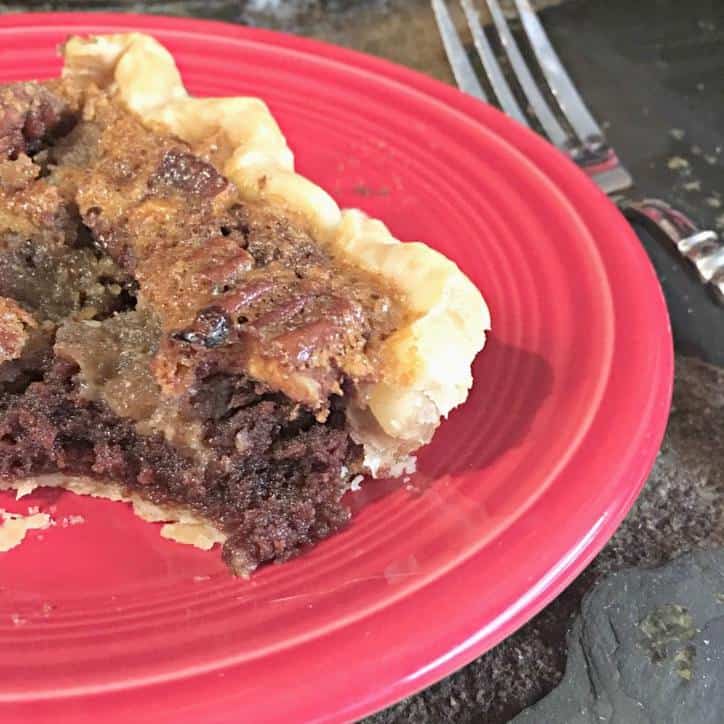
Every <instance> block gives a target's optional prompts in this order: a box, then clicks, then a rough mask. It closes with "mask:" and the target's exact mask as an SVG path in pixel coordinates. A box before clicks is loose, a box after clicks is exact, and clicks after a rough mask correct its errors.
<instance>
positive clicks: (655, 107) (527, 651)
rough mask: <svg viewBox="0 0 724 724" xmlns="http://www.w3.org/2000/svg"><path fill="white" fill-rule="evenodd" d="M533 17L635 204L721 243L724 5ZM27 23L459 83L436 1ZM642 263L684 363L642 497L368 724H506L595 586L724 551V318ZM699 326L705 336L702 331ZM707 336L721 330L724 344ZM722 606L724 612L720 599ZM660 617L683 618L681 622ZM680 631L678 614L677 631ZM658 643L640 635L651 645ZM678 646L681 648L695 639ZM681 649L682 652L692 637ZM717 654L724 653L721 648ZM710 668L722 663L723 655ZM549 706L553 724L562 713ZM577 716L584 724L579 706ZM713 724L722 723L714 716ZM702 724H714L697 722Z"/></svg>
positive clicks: (352, 1)
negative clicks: (652, 201) (237, 29)
mask: <svg viewBox="0 0 724 724" xmlns="http://www.w3.org/2000/svg"><path fill="white" fill-rule="evenodd" d="M504 4H507V5H510V4H511V3H510V2H507V3H506V2H504ZM537 6H538V7H545V8H546V9H545V10H544V11H543V12H542V18H543V21H544V23H545V25H546V27H547V29H548V30H549V33H550V35H551V38H552V40H553V42H554V44H555V45H556V47H557V48H558V49H559V52H560V54H561V56H562V58H563V59H564V60H565V61H566V62H567V64H568V66H569V67H570V68H571V70H572V74H573V75H574V77H575V78H576V80H577V81H578V83H579V85H580V86H581V87H582V88H583V90H584V94H585V96H586V99H587V101H588V102H589V104H590V106H591V107H592V109H593V110H594V113H595V115H596V116H597V117H598V118H599V119H600V120H601V121H603V123H604V126H605V127H606V129H607V133H608V135H609V138H610V140H611V141H612V143H613V145H614V146H615V148H616V149H617V151H618V152H619V155H620V156H621V157H622V158H623V159H624V160H625V162H626V165H627V166H628V167H629V169H630V171H631V172H632V174H633V176H634V177H635V179H636V181H637V188H636V189H634V190H633V192H632V195H634V196H635V195H638V196H643V195H653V196H659V197H662V198H666V199H668V200H669V201H670V202H672V203H674V204H675V205H677V206H679V207H680V208H681V209H682V210H684V211H686V212H688V213H689V214H690V215H691V216H692V217H694V218H696V219H697V220H698V221H699V222H700V223H701V224H702V225H703V226H708V227H710V228H716V229H718V230H720V231H722V232H724V183H722V182H723V181H724V153H723V152H722V151H723V148H724V3H722V2H712V0H689V1H688V2H687V3H681V2H679V0H640V1H639V2H636V3H632V2H630V1H629V0H608V1H607V2H605V3H603V2H595V0H570V1H569V2H564V3H563V4H561V3H560V2H557V1H556V0H553V1H552V2H551V1H550V0H547V1H546V0H543V1H542V2H538V3H537ZM548 6H552V7H548ZM28 9H38V10H40V9H44V10H50V9H73V10H88V9H105V10H110V9H124V10H131V11H135V12H158V13H166V14H180V15H195V16H198V17H210V18H217V19H225V20H230V21H233V22H244V23H248V24H253V25H259V26H263V27H271V28H276V29H281V30H286V31H290V32H296V33H301V34H305V35H310V36H314V37H317V38H321V39H324V40H328V41H331V42H335V43H338V44H340V45H345V46H348V47H353V48H356V49H359V50H363V51H366V52H369V53H373V54H377V55H381V56H384V57H387V58H389V59H391V60H394V61H396V62H399V63H403V64H406V65H408V66H412V67H414V68H416V69H418V70H420V71H422V72H424V73H428V74H430V75H432V76H435V77H437V78H439V79H440V80H443V81H446V82H451V81H452V76H451V73H450V71H449V68H448V65H447V62H446V60H445V57H444V53H443V49H442V46H441V43H440V40H439V37H438V34H437V30H436V28H435V25H434V20H433V16H432V13H431V11H430V4H429V1H428V0H246V1H244V0H240V1H239V0H237V1H235V2H234V1H231V0H205V1H203V0H169V1H167V2H116V3H105V2H103V3H101V2H74V1H73V0H67V1H66V2H45V3H36V2H26V3H14V2H11V3H0V11H12V10H28ZM460 27H461V29H462V24H461V25H460ZM646 247H647V249H648V251H649V253H650V255H651V257H652V260H653V262H654V264H655V266H656V268H657V271H658V273H659V276H660V278H661V279H662V281H663V283H664V287H665V291H666V294H667V300H668V302H669V305H670V310H671V313H672V321H673V326H674V329H675V336H676V340H677V352H678V353H679V354H678V355H677V360H676V381H675V391H674V401H673V407H672V412H671V417H670V420H669V426H668V430H667V433H666V437H665V440H664V443H663V447H662V450H661V452H660V454H659V456H658V459H657V461H656V464H655V467H654V469H653V471H652V473H651V476H650V478H649V480H648V482H647V485H646V487H645V489H644V491H643V493H642V495H641V497H640V498H639V500H638V501H637V503H636V504H635V506H634V508H633V509H632V510H631V512H630V513H629V515H628V517H627V518H626V520H625V521H624V523H623V524H622V526H621V527H620V529H619V530H618V532H617V533H616V535H615V536H614V537H613V538H612V540H611V541H610V542H609V544H608V545H607V546H606V547H605V548H604V550H603V551H602V552H601V553H600V554H599V556H598V557H597V558H596V559H595V560H594V561H593V563H592V564H591V565H590V566H589V568H588V569H586V571H585V572H584V573H583V574H582V575H581V576H580V577H579V578H578V579H577V580H576V581H575V582H574V583H573V584H572V585H571V586H570V587H569V588H568V589H567V590H566V591H565V592H564V593H563V594H561V595H560V596H559V597H558V599H556V600H555V601H554V602H553V603H551V604H550V605H549V606H548V607H547V608H546V609H545V610H544V611H542V612H541V613H540V614H539V615H538V616H536V617H535V618H534V619H533V620H531V621H530V622H529V623H528V624H527V625H525V626H524V627H523V628H522V629H520V630H519V631H518V632H517V633H516V634H514V635H513V636H511V637H510V638H508V639H507V640H505V641H504V642H503V643H501V644H500V645H498V646H497V647H496V648H495V649H493V650H492V651H490V652H488V653H487V654H485V655H484V656H481V657H480V658H479V659H477V660H476V661H474V662H473V663H471V664H470V665H468V666H467V667H465V668H464V669H462V670H460V671H458V672H457V673H455V674H453V675H452V676H450V677H448V678H447V679H445V680H444V681H442V682H440V683H438V684H436V685H434V686H432V687H430V688H429V689H427V690H425V691H423V692H421V693H420V694H418V695H416V696H413V697H411V698H409V699H407V700H405V701H403V702H401V703H399V704H397V705H395V706H393V707H391V708H389V709H387V710H386V711H384V712H380V713H379V714H376V715H374V716H372V717H370V718H369V719H368V720H367V721H368V722H369V723H370V724H383V723H385V724H387V723H390V724H391V723H392V722H415V724H422V723H424V722H430V723H433V722H435V723H437V722H488V723H489V724H495V723H497V722H507V721H509V720H510V719H511V718H513V717H515V716H516V715H517V714H519V712H521V711H522V710H524V709H525V708H526V707H528V706H530V705H531V704H533V703H534V702H536V701H538V700H539V699H541V697H543V696H545V695H546V694H548V692H550V691H551V690H552V689H553V688H554V687H555V686H556V685H557V684H558V683H559V681H560V680H561V677H562V675H563V671H564V668H565V665H566V655H567V647H566V634H567V632H569V630H571V631H572V633H571V636H570V637H569V639H568V641H569V644H570V645H571V646H572V648H571V652H572V653H571V656H572V658H573V657H574V654H575V653H576V652H578V651H579V649H580V646H579V639H578V638H576V636H577V635H578V634H580V635H581V637H582V638H581V641H582V640H583V638H585V636H584V634H585V633H586V632H587V631H589V629H590V630H593V629H594V628H595V626H592V625H591V626H588V624H587V620H586V618H585V616H586V615H588V614H587V613H586V611H589V612H590V611H592V610H593V609H594V607H595V604H596V597H595V596H591V595H590V594H589V596H587V597H586V599H585V602H584V619H583V624H581V623H580V619H578V620H577V621H576V624H575V625H573V629H571V626H572V624H573V621H574V618H576V616H577V615H578V613H579V611H580V608H581V599H582V597H583V596H584V594H585V593H586V592H587V591H590V590H591V587H592V586H593V585H594V583H596V582H597V581H599V580H600V579H601V578H602V577H603V576H605V575H607V574H609V573H611V572H615V571H620V570H621V569H625V568H627V567H630V566H655V565H659V564H662V563H664V562H666V561H669V560H671V559H672V558H675V557H676V556H678V555H680V554H682V553H685V552H688V551H702V550H705V549H714V548H717V547H721V546H724V444H723V443H722V432H724V368H722V367H716V366H712V365H707V364H705V363H704V362H702V361H701V360H702V359H706V360H710V361H717V360H718V361H719V363H720V364H722V363H724V357H722V356H721V355H722V353H721V352H720V351H719V350H720V349H724V344H722V340H724V310H722V311H721V317H716V316H714V315H715V312H714V311H713V309H714V308H713V306H711V305H710V303H709V302H707V301H706V295H704V294H703V293H702V290H701V289H700V288H698V287H697V286H696V282H694V281H693V279H692V278H691V277H690V276H687V272H686V271H682V269H681V262H680V261H679V260H678V259H677V258H676V257H675V256H674V255H672V254H671V253H670V252H669V250H668V249H663V248H660V246H659V245H657V243H656V242H653V241H652V240H650V239H649V240H647V241H646ZM707 304H709V306H706V308H705V307H704V306H702V305H707ZM701 310H704V311H701ZM705 317H706V319H707V320H708V321H707V324H709V325H710V326H709V327H708V328H704V327H702V326H701V325H702V319H704V318H705ZM712 320H713V323H714V325H716V324H717V320H718V322H719V324H720V327H719V329H720V333H719V335H718V336H717V333H716V328H712V327H711V324H712ZM712 329H714V332H712V331H711V330H712ZM717 345H718V346H717ZM682 353H686V355H689V356H684V354H682ZM691 355H694V356H691ZM697 357H698V358H699V359H697ZM697 555H708V554H701V553H700V554H697ZM712 555H714V554H712ZM719 559H721V556H719ZM719 559H717V560H719ZM707 561H708V562H705V563H706V565H713V564H712V563H711V561H710V560H708V559H707ZM677 565H678V564H677ZM682 565H683V564H682ZM692 565H694V566H695V570H697V571H698V570H700V568H696V566H699V567H701V566H702V565H705V564H704V563H702V562H701V561H700V560H698V559H697V560H696V561H694V563H692ZM617 575H619V576H622V575H623V576H625V575H626V574H625V573H623V574H617ZM667 575H668V574H662V575H661V580H664V579H665V580H666V581H667V582H668V583H666V585H669V584H670V583H671V580H674V581H676V580H679V579H678V578H677V576H679V577H680V578H681V579H682V580H684V579H685V574H684V573H681V571H680V570H679V569H676V571H675V572H674V573H672V574H671V575H669V577H668V578H666V576H667ZM671 576H673V579H672V578H671ZM670 579H671V580H670ZM621 580H622V583H621V584H618V583H617V579H615V577H614V578H613V579H611V582H610V584H608V583H607V584H606V585H608V586H609V589H611V590H618V589H616V588H615V587H616V585H621V586H623V587H624V589H625V588H626V579H625V578H623V579H621ZM661 585H664V584H661ZM671 585H673V584H671ZM595 590H596V596H598V598H605V590H606V589H605V587H604V588H601V587H600V586H597V587H596V589H595ZM716 595H717V596H719V595H721V596H722V600H723V601H724V592H721V593H717V594H716ZM662 610H665V611H668V612H669V613H670V610H675V611H678V612H679V613H681V611H679V609H676V608H675V607H674V609H670V608H669V609H667V608H664V609H662ZM692 610H693V609H692ZM591 615H592V614H591ZM652 615H653V614H652ZM686 616H688V613H686V612H684V613H681V616H679V619H681V620H684V619H686ZM682 617H683V618H682ZM652 620H653V619H652ZM677 620H678V619H677ZM686 620H688V619H686ZM646 621H649V619H648V618H647V619H646ZM646 621H645V622H646ZM719 621H720V622H721V619H720V620H719ZM647 625H648V624H647ZM677 625H678V624H677ZM587 626H588V628H587ZM662 626H663V628H662ZM667 626H668V624H667V623H666V621H665V622H664V623H663V624H662V623H660V622H659V620H658V619H656V620H655V624H650V625H649V629H650V630H653V631H654V632H658V633H660V632H661V631H662V630H663V631H664V632H665V633H666V635H667V636H668V638H665V642H670V641H677V640H678V639H677V638H676V637H677V636H683V634H682V633H681V631H680V630H679V629H680V628H681V626H679V629H676V626H674V629H675V632H674V634H671V630H674V629H672V628H671V627H670V626H669V628H667ZM720 628H721V626H720ZM649 629H646V628H645V627H644V633H646V635H647V636H648V635H649V633H650V630H649ZM682 630H684V632H686V627H684V629H682ZM692 630H693V629H692ZM707 630H708V629H707ZM676 631H679V633H676ZM581 632H583V633H581ZM651 635H652V636H653V634H651ZM687 636H688V637H689V638H686V637H684V638H686V640H687V641H688V640H689V639H690V638H692V637H693V633H692V634H691V635H689V634H687ZM684 638H682V641H683V640H684ZM646 640H647V641H648V640H649V639H646ZM652 640H653V639H652ZM692 640H693V639H692ZM706 643H707V644H709V641H708V640H707V641H706ZM719 644H720V645H721V646H722V647H724V637H722V638H721V639H720V640H719ZM667 645H668V644H667ZM691 650H692V648H691V646H690V645H689V644H686V645H684V644H681V646H679V648H678V649H677V650H676V651H677V653H676V654H675V657H674V661H675V664H676V671H677V672H678V675H679V677H680V678H681V680H682V681H683V680H685V679H686V677H687V676H689V677H690V672H689V669H687V668H686V667H685V666H684V664H687V662H688V661H689V660H688V659H687V656H689V657H691ZM716 653H717V654H718V656H719V659H717V661H719V660H720V659H721V648H720V649H719V650H718V652H716ZM576 655H578V654H576ZM579 658H580V657H579ZM715 658H716V657H715ZM706 661H711V659H710V658H707V659H706ZM682 662H684V663H682ZM574 663H575V662H573V661H572V662H571V664H570V671H569V674H568V675H567V679H570V681H569V682H568V685H569V687H570V686H571V681H574V680H575V677H574V674H575V672H574V671H573V669H574ZM689 663H690V662H689ZM687 665H688V664H687ZM711 665H712V666H713V665H714V664H711ZM682 667H683V668H682ZM719 672H721V668H720V669H719ZM572 677H573V678H572ZM720 679H721V675H720ZM677 681H679V680H678V679H677ZM687 681H688V680H687ZM679 683H681V682H679ZM703 686H704V689H702V691H709V693H708V694H705V695H702V696H704V702H705V705H706V701H707V698H706V697H711V702H712V704H711V706H718V705H717V704H716V702H717V701H721V688H719V689H718V696H719V699H716V697H715V695H714V694H712V693H711V691H710V690H709V689H706V682H705V685H703ZM565 691H566V689H565V688H562V689H561V692H565ZM697 691H699V690H698V689H697ZM562 696H563V694H561V695H560V696H558V698H559V699H561V698H562ZM677 696H678V694H677ZM697 696H698V694H697ZM681 697H684V695H683V694H681V696H680V698H681ZM684 698H685V697H684ZM699 698H701V697H699ZM682 700H683V699H682ZM568 703H569V705H570V702H568ZM638 703H639V704H640V703H641V702H638ZM545 704H546V705H548V704H550V705H551V706H552V707H554V708H553V709H552V710H553V711H555V706H556V702H555V700H554V699H552V698H549V699H548V700H547V701H546V702H545ZM641 706H642V708H643V704H641ZM584 708H585V707H584ZM710 708H711V707H710ZM578 710H580V712H583V708H582V705H581V706H578V708H577V710H576V711H578ZM654 710H656V709H652V711H654ZM536 711H537V710H534V711H533V712H528V714H527V716H526V718H525V721H530V722H537V721H555V715H551V708H550V707H549V709H548V710H545V712H543V710H541V712H542V713H540V714H538V713H536ZM561 711H563V710H561ZM596 711H604V714H602V715H600V716H597V717H595V718H596V720H598V719H600V720H601V721H611V722H615V721H619V722H624V721H626V722H628V721H629V719H624V718H620V716H619V718H618V719H617V718H616V716H617V715H616V713H615V711H614V713H613V715H611V716H612V717H613V718H609V715H608V714H607V713H606V710H605V709H596ZM687 711H689V710H687ZM697 711H699V710H697ZM580 712H579V713H580ZM719 713H721V712H719ZM713 715H714V716H715V717H716V716H717V714H716V712H715V711H714V712H713ZM551 716H553V718H552V719H551ZM561 716H563V715H561ZM566 716H567V715H566ZM571 716H573V715H571ZM576 716H578V714H577V715H576ZM642 716H643V715H642ZM677 716H678V715H677ZM682 716H683V715H682ZM686 716H688V717H689V719H688V720H687V719H685V718H684V719H679V718H676V716H674V715H673V714H672V715H671V717H670V719H667V721H669V720H670V721H672V722H673V721H692V722H693V721H694V720H693V719H692V718H691V716H692V715H691V713H690V712H689V714H687V715H686ZM697 716H698V715H697ZM704 719H706V720H707V721H709V719H708V718H706V717H704V716H703V715H702V720H704ZM589 720H591V721H592V720H593V719H587V718H585V716H583V714H582V713H580V718H576V721H581V722H584V721H586V722H587V721H589ZM560 721H561V724H563V720H560ZM637 721H638V719H637ZM641 721H653V720H652V719H650V718H649V719H643V718H642V719H641ZM657 721H658V720H657ZM711 721H715V719H711Z"/></svg>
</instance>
